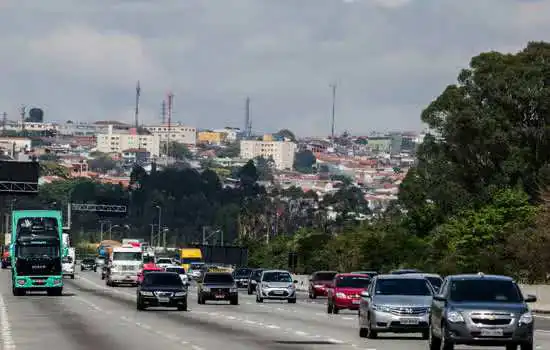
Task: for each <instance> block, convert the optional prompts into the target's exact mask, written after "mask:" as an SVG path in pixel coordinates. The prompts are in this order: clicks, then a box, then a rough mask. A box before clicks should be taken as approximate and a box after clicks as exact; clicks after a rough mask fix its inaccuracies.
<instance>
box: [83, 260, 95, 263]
mask: <svg viewBox="0 0 550 350" xmlns="http://www.w3.org/2000/svg"><path fill="white" fill-rule="evenodd" d="M82 263H84V264H94V263H95V260H94V259H84V260H82Z"/></svg>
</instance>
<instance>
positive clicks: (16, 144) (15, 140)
mask: <svg viewBox="0 0 550 350" xmlns="http://www.w3.org/2000/svg"><path fill="white" fill-rule="evenodd" d="M0 149H1V150H2V151H4V153H5V154H8V155H11V156H13V155H14V154H15V153H24V152H25V151H30V150H31V139H29V138H26V137H0Z"/></svg>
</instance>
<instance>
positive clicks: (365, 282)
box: [336, 276, 370, 288]
mask: <svg viewBox="0 0 550 350" xmlns="http://www.w3.org/2000/svg"><path fill="white" fill-rule="evenodd" d="M369 284H370V278H368V277H360V276H345V277H339V278H337V279H336V287H340V288H367V287H368V286H369Z"/></svg>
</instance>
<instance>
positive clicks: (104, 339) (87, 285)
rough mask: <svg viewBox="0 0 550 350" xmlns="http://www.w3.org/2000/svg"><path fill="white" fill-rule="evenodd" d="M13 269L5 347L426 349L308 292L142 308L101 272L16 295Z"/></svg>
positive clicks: (3, 327) (541, 341)
mask: <svg viewBox="0 0 550 350" xmlns="http://www.w3.org/2000/svg"><path fill="white" fill-rule="evenodd" d="M9 276H10V272H9V271H8V270H2V271H1V272H0V348H1V349H2V350H16V349H17V350H27V349H29V350H30V349H32V350H36V349H40V348H42V349H56V350H84V349H86V350H92V349H93V350H97V349H102V350H110V349H112V350H120V349H136V350H139V349H163V350H172V349H178V350H182V349H191V350H201V349H202V350H219V349H224V350H249V349H255V350H260V349H266V350H276V349H280V350H284V349H289V350H290V349H295V350H297V349H305V350H312V349H316V350H317V349H319V350H321V349H330V350H343V349H346V350H347V349H370V350H374V349H377V350H402V349H406V350H419V349H423V350H425V349H427V342H426V341H424V340H422V339H420V336H419V335H410V336H399V337H394V336H392V335H391V334H388V335H382V336H381V337H382V338H381V339H376V340H366V339H361V338H359V335H358V333H359V332H358V328H357V313H356V312H350V311H348V312H346V311H343V312H341V314H339V315H328V314H327V313H326V306H325V303H326V301H325V300H323V299H316V300H313V301H310V300H308V299H307V295H306V294H305V293H304V294H301V295H300V298H299V300H298V302H297V303H296V304H288V303H283V302H275V301H271V302H270V301H266V302H264V303H263V304H256V302H255V299H254V296H249V295H247V294H246V291H245V292H243V293H241V294H240V296H239V297H240V300H239V301H240V305H238V306H231V305H228V304H227V303H222V302H219V303H217V302H215V303H208V304H206V305H198V304H197V298H196V289H195V288H194V287H191V288H190V294H189V300H188V302H189V311H188V312H179V311H172V310H163V309H157V310H155V309H153V310H147V311H144V312H138V311H137V310H136V307H135V288H131V287H115V288H112V287H106V286H105V284H104V282H103V281H101V279H100V277H99V273H94V272H83V273H80V274H79V275H78V276H77V277H76V279H75V280H65V281H66V284H65V290H64V295H63V296H62V297H48V296H46V295H44V294H35V295H27V296H25V297H14V296H12V295H11V287H10V281H9ZM536 322H537V328H538V331H537V333H536V346H537V349H548V350H550V317H549V318H544V317H541V318H537V320H536ZM463 349H472V348H469V347H464V348H463ZM482 349H494V348H482Z"/></svg>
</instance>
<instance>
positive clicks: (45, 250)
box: [10, 210, 64, 296]
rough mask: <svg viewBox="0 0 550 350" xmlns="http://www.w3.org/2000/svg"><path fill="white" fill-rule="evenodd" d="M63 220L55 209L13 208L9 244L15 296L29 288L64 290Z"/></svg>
mask: <svg viewBox="0 0 550 350" xmlns="http://www.w3.org/2000/svg"><path fill="white" fill-rule="evenodd" d="M62 228H63V223H62V213H61V212H60V211H56V210H14V211H13V212H12V225H11V239H12V245H11V247H10V255H11V257H12V259H11V269H12V274H11V284H12V293H13V295H15V296H23V295H25V294H26V293H27V291H46V292H47V293H48V295H52V296H60V295H61V294H62V292H63V272H62V267H61V260H62V258H63V251H64V246H63V237H62V233H63V229H62Z"/></svg>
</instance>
